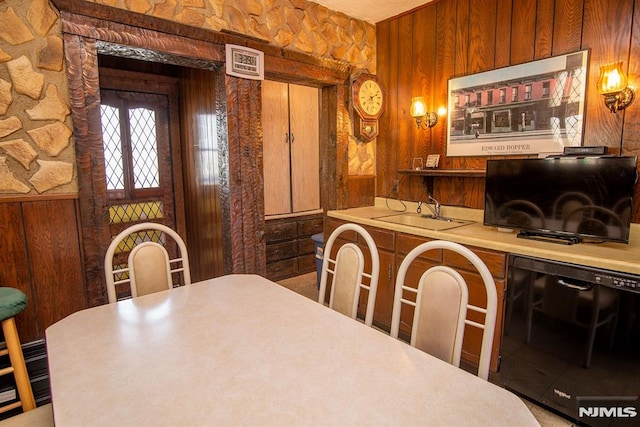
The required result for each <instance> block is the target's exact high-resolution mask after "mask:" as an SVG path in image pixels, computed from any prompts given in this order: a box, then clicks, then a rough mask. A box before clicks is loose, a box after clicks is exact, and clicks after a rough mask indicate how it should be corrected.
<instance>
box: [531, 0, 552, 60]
mask: <svg viewBox="0 0 640 427" xmlns="http://www.w3.org/2000/svg"><path fill="white" fill-rule="evenodd" d="M555 3H556V2H555V0H538V7H537V9H536V32H535V35H536V36H535V52H534V58H535V59H542V58H548V57H549V56H551V55H552V54H553V53H552V46H553V13H554V6H555Z"/></svg>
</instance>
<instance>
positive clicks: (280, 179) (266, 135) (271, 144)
mask: <svg viewBox="0 0 640 427" xmlns="http://www.w3.org/2000/svg"><path fill="white" fill-rule="evenodd" d="M262 128H263V130H262V133H263V140H264V145H263V147H264V148H263V159H264V211H265V212H264V213H265V215H275V214H282V213H289V212H291V184H290V179H291V170H290V163H289V138H288V135H289V98H288V85H287V84H286V83H280V82H274V81H269V80H263V81H262Z"/></svg>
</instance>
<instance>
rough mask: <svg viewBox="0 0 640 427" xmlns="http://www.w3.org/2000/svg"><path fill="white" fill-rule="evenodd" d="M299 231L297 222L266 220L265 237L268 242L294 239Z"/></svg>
mask: <svg viewBox="0 0 640 427" xmlns="http://www.w3.org/2000/svg"><path fill="white" fill-rule="evenodd" d="M297 231H298V228H297V224H296V223H295V222H271V221H266V223H265V239H266V241H267V243H270V242H279V241H282V240H293V239H295V238H296V235H297Z"/></svg>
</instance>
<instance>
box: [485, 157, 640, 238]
mask: <svg viewBox="0 0 640 427" xmlns="http://www.w3.org/2000/svg"><path fill="white" fill-rule="evenodd" d="M636 164H637V158H636V157H633V156H620V157H618V156H601V157H553V158H544V159H504V160H488V161H487V175H486V182H485V198H484V200H485V205H484V225H488V226H495V227H498V228H505V229H516V230H520V233H519V234H518V237H523V238H532V239H542V240H550V241H554V242H560V243H567V244H572V243H579V242H582V241H585V242H587V241H591V242H598V241H614V242H622V243H628V242H629V229H630V224H631V211H632V209H633V191H634V186H635V184H636V181H637V169H636V168H637V166H636Z"/></svg>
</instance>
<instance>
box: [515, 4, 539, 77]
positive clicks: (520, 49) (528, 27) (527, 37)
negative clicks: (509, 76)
mask: <svg viewBox="0 0 640 427" xmlns="http://www.w3.org/2000/svg"><path fill="white" fill-rule="evenodd" d="M511 13H512V16H511V24H512V25H513V28H514V29H515V28H517V29H518V30H517V31H513V32H512V33H511V63H510V64H509V65H516V64H521V63H523V62H529V61H533V56H534V46H535V38H536V0H520V1H516V2H513V10H512V12H511Z"/></svg>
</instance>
